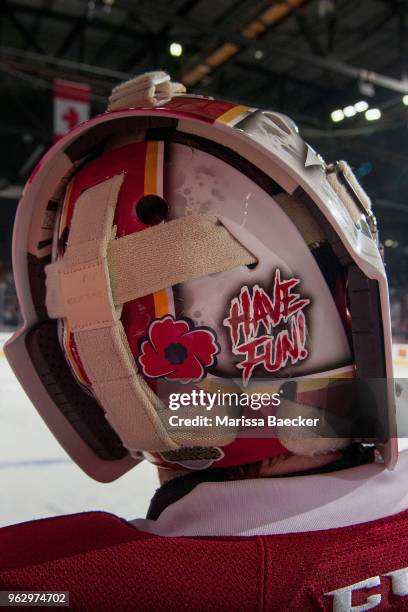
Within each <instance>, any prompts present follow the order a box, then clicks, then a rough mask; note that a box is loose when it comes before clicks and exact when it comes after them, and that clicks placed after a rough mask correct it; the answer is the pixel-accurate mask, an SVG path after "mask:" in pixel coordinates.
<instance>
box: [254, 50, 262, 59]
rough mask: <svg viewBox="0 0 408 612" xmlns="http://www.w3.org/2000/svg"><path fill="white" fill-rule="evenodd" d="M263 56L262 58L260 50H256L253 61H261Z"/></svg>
mask: <svg viewBox="0 0 408 612" xmlns="http://www.w3.org/2000/svg"><path fill="white" fill-rule="evenodd" d="M263 56H264V52H263V51H262V49H257V50H256V51H255V53H254V57H255V59H257V60H260V59H262V58H263Z"/></svg>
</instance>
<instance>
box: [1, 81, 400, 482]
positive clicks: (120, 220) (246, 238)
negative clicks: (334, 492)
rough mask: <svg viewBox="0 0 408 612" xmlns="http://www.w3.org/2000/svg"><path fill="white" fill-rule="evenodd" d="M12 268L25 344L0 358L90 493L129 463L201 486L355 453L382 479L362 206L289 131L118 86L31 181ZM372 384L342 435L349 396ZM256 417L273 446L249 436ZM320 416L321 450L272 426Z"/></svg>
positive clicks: (380, 356) (384, 335) (383, 291)
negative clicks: (278, 459)
mask: <svg viewBox="0 0 408 612" xmlns="http://www.w3.org/2000/svg"><path fill="white" fill-rule="evenodd" d="M13 266H14V274H15V279H16V285H17V292H18V298H19V302H20V306H21V311H22V314H23V318H24V324H23V326H22V328H21V329H20V330H19V331H18V332H17V333H16V334H15V335H14V336H13V338H12V339H11V341H9V343H8V344H7V346H6V355H7V357H8V359H9V361H10V363H11V365H12V367H13V369H14V371H15V373H16V374H17V376H18V378H19V380H20V382H21V384H22V385H23V387H24V389H25V390H26V392H27V394H28V396H29V397H30V399H31V400H32V402H33V404H34V405H35V407H36V408H37V410H38V411H39V413H40V414H41V416H42V417H43V419H44V420H45V422H46V423H47V425H48V427H49V428H50V429H51V431H52V432H53V433H54V435H55V436H56V437H57V439H58V440H59V441H60V443H61V444H62V445H63V446H64V448H65V449H66V450H67V452H68V453H69V454H70V455H71V457H72V458H73V460H74V461H76V462H77V464H78V465H80V466H81V467H82V468H83V469H84V470H85V471H86V472H87V473H88V474H89V475H90V476H92V477H94V478H96V479H98V480H102V481H110V480H114V479H116V478H118V477H119V476H121V475H122V474H124V473H125V472H126V471H127V470H129V469H130V468H132V467H133V466H134V465H135V464H136V463H138V462H139V461H141V460H142V458H143V457H146V458H148V459H149V460H151V461H153V462H155V463H157V464H158V465H162V466H166V467H175V468H177V469H179V468H180V467H184V468H187V469H202V468H206V467H222V466H231V465H239V464H244V463H250V462H253V461H258V460H261V459H263V458H266V457H271V456H274V455H279V454H281V453H284V452H288V451H290V452H293V453H297V454H303V455H311V454H315V453H322V452H327V451H330V450H335V449H339V448H343V447H345V446H346V445H348V444H349V442H350V439H351V438H354V439H355V438H357V439H359V440H365V439H369V441H370V442H371V443H375V444H376V445H377V448H378V449H379V451H380V452H381V454H382V455H383V457H384V460H385V463H386V464H387V465H388V466H389V467H392V466H393V465H394V463H395V460H396V453H397V450H396V444H395V435H396V432H395V398H394V387H393V380H392V359H391V335H390V320H389V319H390V317H389V305H388V292H387V282H386V277H385V272H384V266H383V263H382V260H381V256H380V253H379V249H378V242H377V228H376V224H375V218H374V215H373V213H372V211H371V205H370V201H369V199H368V197H367V196H366V194H365V193H364V191H363V190H362V188H361V187H360V185H359V184H358V182H357V180H356V179H355V177H354V175H353V174H352V171H351V170H350V168H349V167H348V166H347V164H346V163H345V162H338V163H336V164H333V165H327V164H326V163H325V162H324V161H323V159H322V158H321V157H320V156H319V155H317V154H316V152H315V151H314V150H313V149H312V148H311V147H310V146H308V145H307V144H306V143H305V142H304V141H303V139H302V138H301V136H300V135H299V133H298V130H297V128H296V126H295V125H294V124H293V122H292V121H291V120H289V119H288V118H287V117H285V116H283V115H281V114H279V113H274V112H270V111H263V110H259V109H256V108H248V107H246V106H242V105H236V104H233V103H229V102H224V101H222V102H221V101H216V100H213V99H208V98H203V97H196V96H191V95H187V94H186V93H185V91H184V88H183V87H182V86H181V85H178V84H174V83H172V82H171V81H170V78H169V77H168V75H166V74H165V73H162V72H157V73H151V74H148V75H144V76H143V77H139V78H137V79H134V80H133V81H130V82H129V83H125V84H124V85H122V86H119V87H118V88H117V89H116V90H114V92H113V94H112V96H111V98H110V106H109V108H108V111H107V112H106V113H105V114H103V115H100V116H98V117H95V118H93V119H91V120H89V121H87V122H85V123H83V124H81V125H79V126H78V127H76V128H75V129H74V130H72V131H71V132H70V133H69V134H68V135H66V136H65V137H64V138H62V139H61V140H59V141H58V142H57V143H56V144H55V145H54V146H53V147H52V149H51V150H50V151H49V152H48V153H47V154H46V155H45V157H44V158H43V160H42V161H41V162H40V164H39V165H38V167H37V168H36V169H35V171H34V173H33V175H32V176H31V177H30V179H29V181H28V183H27V185H26V187H25V189H24V193H23V196H22V199H21V202H20V204H19V207H18V211H17V217H16V223H15V229H14V239H13ZM368 380H370V381H374V391H373V389H372V384H373V383H372V382H371V386H370V385H369V387H370V389H369V390H368V391H367V389H366V390H365V393H366V394H367V393H368V394H369V397H370V398H371V399H370V402H368V404H370V409H369V414H363V415H361V414H359V419H360V420H358V419H357V421H358V423H357V421H356V419H353V418H350V416H352V415H353V414H355V411H356V410H357V409H356V394H355V384H354V383H355V381H360V382H361V381H368ZM387 381H388V383H389V384H388V383H387ZM267 397H269V401H270V405H269V416H272V417H273V419H274V420H273V419H272V421H273V423H275V424H276V426H274V427H272V428H270V427H264V428H261V429H260V430H258V431H256V433H254V430H253V429H252V430H251V431H249V429H248V428H247V429H246V427H245V423H246V419H247V418H250V417H254V416H259V417H260V416H261V415H264V416H265V410H264V408H265V405H264V399H265V398H267ZM358 397H359V398H360V399H361V392H360V391H359V393H358ZM373 397H374V398H375V399H374V401H371V400H372V398H373ZM226 398H227V399H228V401H229V404H228V405H227V404H226ZM231 398H232V399H233V401H232V402H231ZM243 398H246V402H243ZM271 398H272V399H271ZM234 401H235V403H236V406H235V408H236V409H237V410H235V412H234V411H233V412H231V403H233V402H234ZM211 403H212V405H211ZM214 406H215V407H216V408H217V419H219V421H218V420H217V422H218V423H219V427H214V426H212V425H213V423H210V421H208V419H210V420H211V418H214V419H215V410H211V416H209V415H210V409H212V408H214ZM271 406H272V408H271ZM353 411H354V412H353ZM360 412H361V411H360ZM237 415H238V416H237ZM318 415H320V416H322V415H323V419H322V420H323V421H324V428H323V430H324V431H323V433H322V432H319V433H316V432H314V433H310V429H309V430H307V431H308V432H309V433H307V434H303V435H300V433H299V430H297V429H296V428H293V427H292V426H291V425H290V424H289V425H287V422H286V421H285V419H287V418H289V417H293V418H295V417H296V416H302V417H307V418H309V417H310V419H312V417H313V418H314V417H316V416H318ZM194 416H196V418H197V421H196V423H197V425H192V424H191V423H192V419H193V417H194ZM171 417H173V418H171ZM206 418H207V421H206V420H205V419H206ZM189 419H190V421H189ZM259 420H260V421H262V419H259ZM312 420H313V419H312ZM361 421H362V422H363V423H364V424H365V425H364V426H363V427H362V426H361ZM265 422H266V420H265ZM293 422H294V421H293V420H292V421H291V423H293ZM367 422H369V423H371V425H372V424H373V423H374V426H373V427H371V426H370V427H369V429H370V431H366V430H364V427H366V424H367ZM175 423H176V424H175ZM186 423H187V424H186ZM208 423H210V424H208ZM231 423H233V424H232V425H231ZM356 423H357V425H356ZM271 431H272V432H273V433H271Z"/></svg>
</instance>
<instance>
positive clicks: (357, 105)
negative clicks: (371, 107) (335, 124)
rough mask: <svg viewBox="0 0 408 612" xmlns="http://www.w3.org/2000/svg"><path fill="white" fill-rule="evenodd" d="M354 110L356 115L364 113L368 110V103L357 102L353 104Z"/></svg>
mask: <svg viewBox="0 0 408 612" xmlns="http://www.w3.org/2000/svg"><path fill="white" fill-rule="evenodd" d="M354 108H355V109H356V111H357V112H358V113H364V111H366V110H367V109H368V102H366V101H365V100H360V101H359V102H356V103H355V105H354Z"/></svg>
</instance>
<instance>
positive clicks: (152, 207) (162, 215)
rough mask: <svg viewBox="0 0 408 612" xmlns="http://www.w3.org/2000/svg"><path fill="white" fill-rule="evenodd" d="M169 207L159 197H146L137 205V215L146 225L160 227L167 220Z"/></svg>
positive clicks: (153, 195)
mask: <svg viewBox="0 0 408 612" xmlns="http://www.w3.org/2000/svg"><path fill="white" fill-rule="evenodd" d="M168 212H169V207H168V205H167V202H165V200H163V198H161V197H160V196H158V195H155V194H151V195H145V196H143V197H142V198H140V200H139V201H138V203H137V204H136V214H137V216H138V217H139V219H140V221H141V222H142V223H144V224H145V225H158V224H159V223H161V222H162V221H164V220H165V219H167V216H168Z"/></svg>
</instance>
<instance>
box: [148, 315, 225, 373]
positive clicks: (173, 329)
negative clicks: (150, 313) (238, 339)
mask: <svg viewBox="0 0 408 612" xmlns="http://www.w3.org/2000/svg"><path fill="white" fill-rule="evenodd" d="M140 349H141V355H140V356H139V363H140V365H141V367H142V372H143V374H144V375H145V376H147V377H148V378H159V377H164V378H166V380H176V381H179V382H183V383H188V382H198V381H199V380H201V379H203V378H205V376H206V375H207V371H208V368H209V367H211V366H212V365H214V364H215V361H216V355H217V353H219V350H220V347H219V346H218V344H217V338H216V335H215V333H214V332H213V331H212V330H210V329H208V328H207V327H195V326H194V323H193V322H192V321H190V320H189V319H175V318H174V317H173V316H171V315H167V316H165V317H163V318H162V319H155V320H154V321H152V322H151V324H150V326H149V330H148V336H147V338H145V339H144V340H143V341H142V343H141V346H140Z"/></svg>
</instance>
